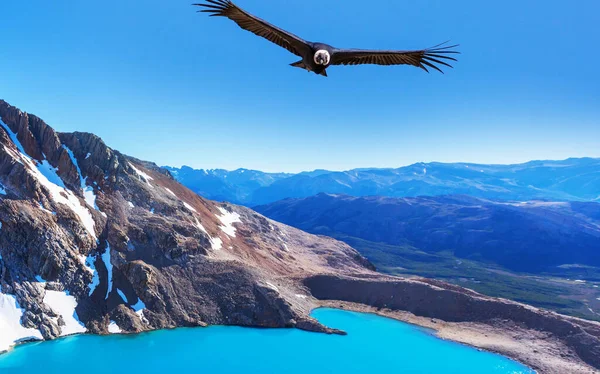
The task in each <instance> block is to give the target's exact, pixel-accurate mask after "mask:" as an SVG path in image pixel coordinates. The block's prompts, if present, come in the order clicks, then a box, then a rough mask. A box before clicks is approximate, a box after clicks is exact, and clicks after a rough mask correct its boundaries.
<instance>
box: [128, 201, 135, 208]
mask: <svg viewBox="0 0 600 374" xmlns="http://www.w3.org/2000/svg"><path fill="white" fill-rule="evenodd" d="M127 205H129V207H130V208H135V205H133V203H132V202H131V201H128V202H127Z"/></svg>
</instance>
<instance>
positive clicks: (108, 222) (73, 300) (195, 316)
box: [0, 101, 370, 350]
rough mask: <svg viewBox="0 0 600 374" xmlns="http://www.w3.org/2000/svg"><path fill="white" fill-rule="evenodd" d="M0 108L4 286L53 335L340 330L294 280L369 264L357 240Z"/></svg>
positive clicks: (26, 321) (365, 268)
mask: <svg viewBox="0 0 600 374" xmlns="http://www.w3.org/2000/svg"><path fill="white" fill-rule="evenodd" d="M0 119H1V120H2V122H1V123H0V125H1V129H0V192H2V194H0V223H1V228H0V256H1V257H0V286H1V288H0V292H2V293H3V294H4V295H10V296H11V297H14V299H15V302H16V303H17V305H18V306H19V307H20V308H21V309H22V311H23V315H22V318H21V324H22V325H23V326H25V327H27V328H31V329H34V330H37V331H39V332H40V333H41V335H42V336H43V337H44V338H45V339H53V338H56V337H58V336H61V335H65V334H69V333H73V332H82V331H88V332H91V333H108V332H109V326H110V325H111V324H114V325H116V326H117V327H118V330H120V331H121V332H139V331H146V330H151V329H158V328H172V327H177V326H203V325H206V324H235V325H244V326H264V327H299V328H304V329H309V330H316V331H330V330H328V329H327V328H325V327H324V326H321V325H320V324H318V323H317V322H316V321H314V320H313V319H312V318H310V317H309V316H308V313H309V310H308V309H307V308H306V307H304V306H303V301H302V300H303V299H302V298H300V297H298V296H297V295H301V294H302V293H303V292H305V291H303V290H302V288H301V287H299V285H298V283H297V282H295V281H292V279H296V278H303V277H305V276H307V275H309V274H315V273H346V274H350V273H355V272H359V273H360V272H369V271H370V264H369V263H368V261H367V260H365V259H364V258H362V257H361V256H360V255H359V254H358V253H357V252H356V251H355V250H353V249H352V248H350V247H349V246H347V245H344V244H342V243H340V242H337V241H335V240H332V239H329V238H325V237H317V236H313V235H309V234H306V233H304V232H301V231H299V230H296V229H293V228H290V227H287V226H285V225H281V224H278V223H275V222H272V221H270V220H268V219H266V218H264V217H262V216H260V215H259V214H257V213H255V212H253V211H251V210H249V209H246V208H242V207H238V206H233V205H229V204H218V203H215V202H212V201H208V200H205V199H203V198H200V197H199V196H198V195H196V194H195V193H193V192H192V191H190V190H188V189H187V188H185V187H183V186H182V185H180V184H179V183H178V182H176V181H175V180H174V179H173V178H172V177H171V175H170V174H169V173H168V172H167V171H164V170H163V169H161V168H159V167H157V166H156V165H154V164H152V163H148V162H144V161H141V160H137V159H134V158H132V157H128V156H126V155H123V154H121V153H119V152H118V151H115V150H113V149H111V148H109V147H107V146H106V145H105V144H104V143H103V142H102V140H101V139H100V138H98V137H97V136H95V135H92V134H86V133H70V134H60V133H56V132H55V131H54V130H53V129H52V128H51V127H49V126H48V125H46V124H45V123H44V122H43V121H42V120H41V119H39V118H37V117H35V116H33V115H30V114H27V113H24V112H22V111H20V110H18V109H16V108H14V107H12V106H10V105H8V104H7V103H6V102H2V101H0ZM55 293H56V294H55ZM53 296H56V297H53ZM67 304H68V305H67ZM69 305H70V307H71V309H69ZM64 314H67V315H64ZM73 316H76V322H74V325H73V323H72V324H71V325H69V323H68V319H69V317H73ZM27 337H28V336H23V337H15V339H14V340H15V341H19V340H20V339H22V338H27ZM5 348H7V347H0V350H1V349H5Z"/></svg>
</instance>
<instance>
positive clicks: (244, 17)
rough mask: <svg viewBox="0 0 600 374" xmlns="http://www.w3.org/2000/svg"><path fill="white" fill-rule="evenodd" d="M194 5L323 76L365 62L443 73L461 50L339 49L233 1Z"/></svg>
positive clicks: (211, 0) (444, 46)
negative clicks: (329, 70)
mask: <svg viewBox="0 0 600 374" xmlns="http://www.w3.org/2000/svg"><path fill="white" fill-rule="evenodd" d="M194 5H196V6H200V7H203V9H202V10H199V12H206V13H210V16H211V17H214V16H219V17H227V18H229V19H230V20H232V21H234V22H235V23H237V24H238V26H240V27H241V28H242V29H244V30H247V31H250V32H252V33H253V34H255V35H258V36H260V37H263V38H265V39H267V40H269V41H270V42H272V43H275V44H277V45H279V46H280V47H283V48H285V49H287V50H288V51H290V52H291V53H293V54H295V55H297V56H299V57H301V58H302V60H300V61H298V62H295V63H293V64H291V65H292V66H294V67H299V68H302V69H306V70H308V71H312V72H314V73H316V74H320V75H323V76H327V73H326V70H327V68H328V67H329V66H331V65H363V64H374V65H412V66H416V67H419V68H421V69H423V70H425V71H427V72H429V68H431V69H435V70H437V71H439V72H442V73H443V71H442V69H441V67H443V66H446V67H450V68H451V67H452V65H451V62H452V61H456V58H455V57H453V55H456V54H458V53H459V52H457V51H455V50H454V48H456V47H457V46H458V45H447V43H442V44H439V45H437V46H435V47H432V48H428V49H423V50H415V51H380V50H361V49H339V48H335V47H332V46H330V45H328V44H324V43H312V42H308V41H306V40H304V39H302V38H300V37H298V36H296V35H294V34H292V33H289V32H287V31H285V30H283V29H280V28H278V27H277V26H274V25H272V24H270V23H269V22H267V21H265V20H262V19H260V18H258V17H256V16H254V15H252V14H250V13H248V12H246V11H244V10H243V9H241V8H239V7H238V6H237V5H235V4H234V3H233V2H231V1H230V0H206V2H205V3H201V4H194Z"/></svg>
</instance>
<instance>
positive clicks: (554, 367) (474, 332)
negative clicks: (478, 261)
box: [313, 300, 598, 374]
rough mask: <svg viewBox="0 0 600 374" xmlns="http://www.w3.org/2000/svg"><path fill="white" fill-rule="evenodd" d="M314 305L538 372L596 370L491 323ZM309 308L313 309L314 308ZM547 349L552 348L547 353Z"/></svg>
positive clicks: (326, 303)
mask: <svg viewBox="0 0 600 374" xmlns="http://www.w3.org/2000/svg"><path fill="white" fill-rule="evenodd" d="M315 302H316V304H317V305H316V306H315V308H314V309H318V308H334V309H340V310H349V311H353V312H360V313H371V314H375V315H378V316H381V317H387V318H391V319H395V320H397V321H401V322H405V323H409V324H412V325H415V326H419V327H422V328H426V329H428V330H430V331H431V333H432V334H433V335H435V336H436V337H437V338H439V339H442V340H446V341H450V342H453V343H460V344H464V345H466V346H469V347H472V348H475V349H479V350H483V351H487V352H490V353H495V354H499V355H501V356H504V357H507V358H509V359H511V360H513V361H515V362H517V363H519V364H522V365H524V366H527V367H529V368H531V369H533V370H535V371H536V372H537V373H538V374H564V373H573V374H594V373H598V371H597V370H596V369H594V368H592V367H591V366H589V365H587V364H585V363H583V362H582V361H581V360H580V359H575V358H572V357H569V356H565V355H564V353H560V352H559V351H560V350H561V348H562V347H560V346H559V344H557V343H556V342H546V344H545V345H542V344H541V343H540V342H539V340H540V338H539V337H528V338H522V337H521V338H518V339H517V338H515V336H517V335H521V334H520V333H519V332H517V330H510V331H509V330H504V329H501V328H497V327H493V326H491V325H487V324H482V323H472V322H467V323H465V322H446V321H442V320H439V319H435V318H427V317H419V316H415V315H414V314H412V313H409V312H405V311H397V310H391V309H386V308H376V307H372V306H369V305H365V304H358V303H352V302H346V301H338V300H316V301H315ZM314 309H313V310H314ZM549 350H556V351H555V352H556V353H555V354H553V355H549V354H548V351H549Z"/></svg>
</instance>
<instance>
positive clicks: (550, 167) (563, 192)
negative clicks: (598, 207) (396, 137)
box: [169, 158, 600, 206]
mask: <svg viewBox="0 0 600 374" xmlns="http://www.w3.org/2000/svg"><path fill="white" fill-rule="evenodd" d="M169 170H171V171H174V172H175V174H174V176H175V177H176V178H177V180H179V181H180V182H181V183H182V184H184V185H186V186H188V187H190V188H191V189H192V190H194V191H197V192H198V193H200V194H201V195H202V196H205V197H211V196H219V197H223V198H224V199H225V200H235V201H238V202H239V203H240V204H244V205H246V206H255V205H262V204H268V203H271V202H275V201H277V200H282V199H285V198H289V197H291V198H303V197H309V196H312V195H316V194H318V193H331V194H346V195H351V196H375V195H379V196H389V197H414V196H438V195H460V194H464V195H470V196H474V197H481V198H486V199H496V200H517V201H527V200H551V201H600V159H597V158H596V159H595V158H580V159H568V160H564V161H531V162H527V163H524V164H518V165H480V164H468V163H453V164H444V163H437V162H434V163H418V164H414V165H410V166H406V167H401V168H398V169H354V170H349V171H343V172H335V171H326V170H316V171H314V172H303V173H299V174H293V175H288V174H268V173H261V172H258V171H253V175H255V176H256V178H257V179H258V180H260V181H261V182H262V185H259V183H256V184H254V185H252V186H249V185H248V184H244V186H243V187H242V186H241V185H239V184H237V183H236V182H232V181H233V180H234V178H235V175H236V174H238V173H239V171H234V172H224V171H220V174H219V177H218V179H219V180H220V181H225V180H228V182H227V186H228V188H227V189H223V188H221V187H220V186H219V188H215V189H213V188H212V185H211V183H208V182H207V181H205V180H204V177H203V176H202V175H201V174H204V173H205V171H202V170H200V171H193V170H190V169H189V168H188V169H186V172H185V173H184V174H185V175H186V177H182V176H180V175H179V172H178V169H173V168H170V169H169ZM191 175H193V176H194V178H190V177H189V176H191ZM206 178H208V177H206ZM200 185H204V186H203V187H202V188H199V187H198V186H200ZM236 188H241V189H243V198H242V197H240V196H242V194H240V193H238V192H230V191H237V189H236ZM200 190H202V191H200ZM236 199H238V200H236Z"/></svg>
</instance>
